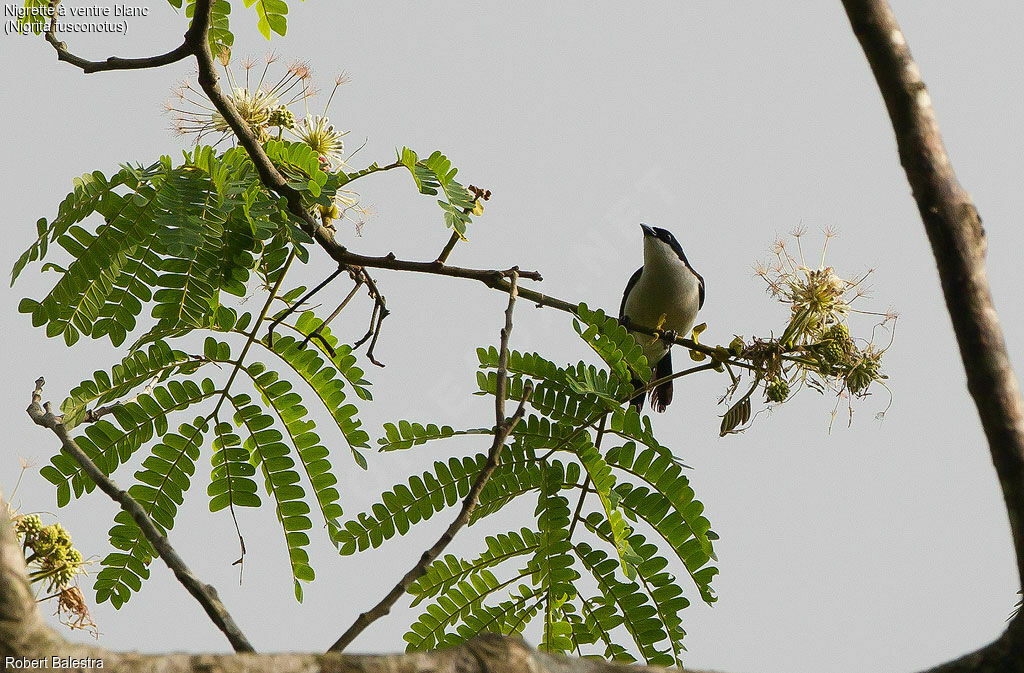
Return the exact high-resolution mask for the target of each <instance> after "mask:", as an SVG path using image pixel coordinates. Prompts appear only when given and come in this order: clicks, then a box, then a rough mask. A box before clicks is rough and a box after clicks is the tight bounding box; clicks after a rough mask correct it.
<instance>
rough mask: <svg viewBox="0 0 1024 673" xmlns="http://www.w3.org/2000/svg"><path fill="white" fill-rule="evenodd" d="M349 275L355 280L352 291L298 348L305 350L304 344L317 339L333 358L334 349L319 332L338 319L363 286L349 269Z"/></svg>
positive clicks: (359, 279) (361, 281)
mask: <svg viewBox="0 0 1024 673" xmlns="http://www.w3.org/2000/svg"><path fill="white" fill-rule="evenodd" d="M349 273H350V274H351V276H352V278H353V280H355V283H356V284H355V285H353V286H352V289H351V290H349V293H348V294H347V295H345V298H344V299H342V300H341V303H340V304H338V308H336V309H334V311H332V312H331V315H329V316H327V317H326V318H325V319H324V321H323V322H322V323H320V324H319V325H317V327H316V329H314V330H313V331H312V332H310V333H309V334H307V335H306V338H304V339H303V340H302V342H301V343H300V344H299V348H305V347H306V344H308V343H309V342H310V340H311V339H319V340H320V343H321V344H323V346H324V347H325V348H326V349H327V351H328V353H330V356H331V357H332V358H333V357H334V356H335V352H334V348H333V347H332V346H331V344H329V343H327V340H326V339H324V338H323V336H321V332H323V329H324V328H325V327H327V326H328V325H329V324H330V322H331V321H332V320H334V319H335V318H337V317H338V314H340V313H341V312H342V311H344V310H345V307H346V306H348V303H349V302H350V301H352V298H353V297H355V296H356V292H358V291H359V288H360V287H362V285H363V279H362V278H361V277H359V276H358V275H357V274H355V273H353V272H352V270H351V269H349Z"/></svg>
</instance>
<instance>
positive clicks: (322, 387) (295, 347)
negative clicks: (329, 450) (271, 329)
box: [254, 336, 370, 469]
mask: <svg viewBox="0 0 1024 673" xmlns="http://www.w3.org/2000/svg"><path fill="white" fill-rule="evenodd" d="M264 343H265V342H264ZM268 348H270V349H271V350H273V352H274V353H276V354H277V355H278V356H280V357H281V359H282V360H284V361H285V362H287V363H288V365H289V366H290V367H291V368H292V370H293V371H295V373H296V374H298V375H299V376H301V377H302V378H303V380H304V381H306V383H308V384H309V386H310V388H312V389H313V391H314V392H315V393H316V395H317V397H318V398H319V400H320V402H321V403H322V404H323V405H324V407H325V408H326V409H327V411H328V412H329V413H330V414H331V417H332V418H333V419H334V422H335V423H336V424H337V425H338V429H339V430H341V433H342V435H344V437H345V441H346V442H348V445H349V449H350V450H351V451H352V454H353V456H354V457H355V459H356V462H358V463H359V465H360V466H361V467H362V468H363V469H366V460H365V459H364V458H363V456H362V454H361V453H360V452H359V449H361V448H364V449H365V448H369V447H370V435H368V434H367V433H366V431H365V430H363V429H362V422H361V421H360V420H359V419H358V418H357V417H356V415H355V414H356V412H357V411H358V409H356V406H355V405H354V404H344V402H345V399H346V396H345V392H344V387H345V383H344V379H343V378H339V377H338V371H337V370H335V369H334V368H332V367H328V366H326V364H325V363H324V360H323V358H321V357H320V355H319V354H318V352H317V351H316V350H315V349H313V348H299V342H298V341H296V340H295V339H294V338H293V337H291V336H283V337H278V338H276V339H274V341H273V345H272V346H268ZM347 357H348V358H351V362H346V361H345V360H343V359H342V358H341V357H340V356H339V358H338V359H339V361H342V362H343V363H344V364H348V366H347V367H346V369H345V371H346V372H347V373H348V375H349V376H351V377H352V378H357V377H360V378H359V381H360V383H366V382H365V381H363V379H362V378H361V375H362V371H361V370H359V369H358V368H355V367H354V366H353V365H352V363H354V361H355V358H353V357H351V356H347ZM344 364H343V366H344ZM254 375H255V374H254ZM275 386H276V387H277V388H279V389H282V390H284V391H285V392H288V391H290V390H291V384H289V383H287V382H286V381H276V382H275ZM364 390H365V388H364ZM264 394H267V393H265V392H264ZM283 399H284V401H286V402H287V403H288V406H290V407H291V408H292V411H293V413H291V414H290V416H294V419H295V422H298V421H299V420H300V419H305V416H306V410H305V407H302V406H301V405H299V404H298V402H299V401H300V400H301V398H300V397H299V396H298V395H297V394H295V393H292V394H291V396H288V397H286V398H283ZM302 422H303V423H304V424H308V428H303V429H302V430H303V431H309V432H311V431H312V430H313V428H314V426H313V421H312V420H302ZM287 423H288V422H287V421H286V424H287ZM297 430H298V428H297ZM314 436H315V435H314ZM316 441H317V442H319V438H317V439H316Z"/></svg>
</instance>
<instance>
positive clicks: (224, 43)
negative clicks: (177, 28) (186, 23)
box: [167, 0, 269, 56]
mask: <svg viewBox="0 0 1024 673" xmlns="http://www.w3.org/2000/svg"><path fill="white" fill-rule="evenodd" d="M167 1H168V2H169V3H170V4H171V6H173V7H177V8H179V9H180V8H181V2H182V0H167ZM195 11H196V0H187V4H186V5H185V16H187V17H189V18H192V17H193V16H195ZM230 13H231V3H230V2H228V0H214V3H213V6H212V7H211V8H210V33H209V36H208V37H209V42H210V51H211V52H212V53H213V55H214V56H217V55H219V54H220V53H221V52H223V51H230V50H231V45H232V44H234V42H235V36H234V35H232V34H231V30H230V28H229V22H228V14H230ZM268 38H269V36H268Z"/></svg>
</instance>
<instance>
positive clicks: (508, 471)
mask: <svg viewBox="0 0 1024 673" xmlns="http://www.w3.org/2000/svg"><path fill="white" fill-rule="evenodd" d="M575 323H576V331H577V333H578V334H579V335H580V337H581V338H582V340H583V341H584V342H585V343H586V344H587V345H588V346H589V347H590V348H591V349H592V350H593V352H594V353H595V354H596V355H597V356H598V357H600V359H601V361H602V364H603V366H595V365H593V364H590V363H587V362H578V363H576V364H573V365H565V366H561V365H558V364H556V363H555V362H554V361H553V360H551V359H549V358H546V357H544V356H542V355H540V354H538V353H520V352H517V351H510V352H509V354H508V363H507V372H508V385H507V397H508V399H509V400H521V399H523V395H524V391H525V389H526V386H527V383H528V382H529V383H530V384H532V387H533V389H534V392H533V395H532V397H531V398H530V399H529V406H530V408H531V409H532V413H530V414H528V415H527V416H526V417H525V418H523V419H522V420H521V421H520V422H519V423H518V424H517V425H516V427H515V428H514V429H513V431H512V435H511V439H510V441H509V445H508V446H507V447H506V448H505V450H504V451H503V452H502V454H501V457H500V460H499V464H498V467H497V469H496V470H495V471H494V473H493V474H492V476H491V478H490V479H489V481H488V482H487V483H486V485H485V486H484V488H483V490H482V491H481V493H480V498H479V501H478V503H477V507H476V509H475V510H474V511H473V513H472V514H471V517H470V524H471V525H472V526H477V525H479V524H481V523H482V522H483V521H485V520H488V519H489V517H492V516H493V515H494V514H495V513H497V512H499V511H502V510H504V509H505V508H506V507H507V506H508V505H510V504H511V503H514V502H516V501H521V500H522V499H523V498H528V499H533V501H534V502H535V506H534V515H535V518H536V523H535V525H534V526H532V527H529V528H523V529H521V530H520V531H517V532H515V533H504V534H501V535H497V536H487V537H485V545H486V549H485V550H484V551H482V552H481V553H480V554H479V555H478V556H476V557H471V558H459V557H457V556H453V555H449V556H446V557H445V558H443V559H441V560H438V561H436V562H435V563H433V564H432V565H431V566H429V567H428V568H427V570H426V573H425V574H424V575H423V576H422V577H421V578H420V579H419V580H417V581H416V582H415V583H413V585H412V586H411V587H410V588H409V593H410V594H412V596H413V605H420V604H423V605H425V608H423V609H422V611H421V613H420V615H419V617H418V618H417V619H416V621H415V622H414V623H413V624H412V625H411V627H410V629H409V631H408V632H407V633H406V634H405V640H406V642H407V645H408V648H409V649H410V650H423V649H430V648H436V647H445V646H450V645H454V644H457V643H460V642H464V641H465V640H467V639H469V638H472V637H473V636H474V635H476V634H478V633H480V632H481V631H494V632H500V633H515V632H519V631H521V630H522V629H523V628H524V627H525V625H526V624H527V623H529V622H530V621H531V620H533V619H542V622H543V623H542V627H543V631H542V633H543V636H542V640H541V645H540V647H541V649H543V650H547V651H551V652H563V653H574V654H577V655H587V654H599V655H602V656H605V657H608V658H613V659H617V660H622V661H642V662H644V663H648V664H652V665H674V664H679V663H680V660H681V653H682V652H683V650H684V648H683V644H682V640H683V637H684V635H685V631H684V630H683V627H682V617H681V614H680V613H681V611H682V610H683V609H684V608H686V607H687V606H688V605H689V604H690V599H689V598H687V596H686V590H685V589H686V587H685V586H683V587H680V586H679V583H678V582H677V581H676V579H675V577H674V576H673V575H672V574H671V573H669V572H668V571H667V570H666V568H668V567H669V565H670V563H672V562H673V559H675V563H676V564H680V563H681V564H682V566H683V567H684V568H685V569H686V574H687V575H688V576H689V580H688V582H689V583H690V584H691V586H692V587H693V588H692V589H691V591H693V593H694V594H695V595H698V596H699V597H700V599H701V600H704V601H706V602H712V601H714V600H715V597H714V594H713V592H712V589H711V585H710V582H711V579H712V578H713V576H714V575H715V573H717V570H716V569H715V568H714V567H713V566H712V565H710V563H711V560H712V559H713V558H714V550H713V547H712V544H713V540H714V539H716V536H715V535H714V533H713V532H712V531H711V530H710V523H709V522H708V520H707V519H706V518H705V517H704V515H703V505H701V504H700V502H699V501H697V500H696V499H695V497H694V493H693V490H692V488H691V487H690V486H689V481H688V479H687V477H686V476H685V475H684V474H683V470H684V469H685V466H684V465H683V464H682V463H681V462H680V460H679V458H678V457H676V456H675V455H673V453H672V451H671V450H670V449H669V448H668V447H666V446H664V445H663V444H662V443H661V442H660V441H659V440H658V439H657V437H655V435H654V432H653V429H652V427H651V423H650V420H649V419H648V418H647V417H646V416H641V415H640V414H638V413H637V411H636V410H635V409H634V408H633V407H632V406H630V405H629V404H628V400H629V398H630V397H632V395H633V384H632V381H633V379H634V377H640V378H643V379H649V378H650V368H649V367H648V365H647V362H646V359H645V358H644V356H643V353H642V348H641V347H640V346H639V345H638V344H637V343H636V342H635V340H634V339H633V338H632V337H631V336H630V335H629V333H628V332H627V331H626V330H625V329H623V328H622V327H621V326H620V325H619V324H618V321H617V320H615V319H614V318H609V317H608V316H606V315H605V314H604V313H603V312H601V311H591V310H589V309H587V307H586V306H580V307H579V313H578V318H577V320H576V321H575ZM498 355H499V354H498V350H497V349H496V348H493V347H492V348H480V349H478V351H477V356H478V359H479V362H480V368H481V371H479V372H478V374H477V384H478V388H479V392H480V393H482V394H488V395H493V394H495V391H496V388H497V368H498V360H499V357H498ZM491 433H493V429H484V428H467V429H458V428H454V427H452V426H449V425H442V424H437V423H428V424H422V423H415V422H411V421H407V420H402V421H398V422H395V423H387V424H385V425H384V433H383V437H381V438H380V439H379V440H378V445H379V446H380V447H381V448H382V450H393V449H412V448H414V447H417V446H421V445H423V444H426V443H428V442H430V443H434V442H439V441H444V440H446V439H450V438H452V437H456V436H475V435H479V436H481V442H482V443H486V442H487V441H488V438H487V437H486V435H490V434H491ZM602 445H604V446H608V445H611V448H610V449H607V448H599V447H601V446H602ZM485 459H486V456H485V455H484V454H483V453H478V454H476V455H475V456H473V457H470V458H464V459H462V460H461V461H460V460H458V459H452V460H450V461H448V462H447V463H444V462H437V463H435V464H434V469H433V470H429V471H427V472H424V473H423V474H422V475H417V476H414V477H412V478H411V479H409V480H408V481H407V482H405V483H400V484H398V485H396V486H395V487H393V488H392V489H391V490H389V491H387V492H386V493H384V495H383V497H382V499H381V502H378V503H377V504H375V505H373V506H372V507H371V508H370V510H369V511H368V512H365V513H362V514H359V515H358V516H356V517H355V518H352V519H350V520H349V521H347V522H346V523H345V524H344V531H343V532H342V534H341V538H340V543H341V551H342V553H343V554H350V553H354V552H356V551H360V550H363V549H369V548H376V547H379V546H381V545H382V544H384V543H385V542H386V541H387V540H389V539H392V538H394V537H397V536H400V535H402V534H404V533H405V532H406V530H408V528H409V527H411V526H412V525H414V524H416V523H417V522H419V521H422V520H425V519H428V518H430V517H432V516H434V515H435V514H437V513H439V512H441V511H442V510H443V509H446V508H454V507H455V506H457V505H458V504H459V502H460V500H461V499H462V497H463V496H464V494H465V493H467V492H468V489H469V487H470V485H471V484H472V482H473V480H474V479H475V477H476V475H477V474H479V471H480V470H481V469H482V467H483V464H484V461H485ZM581 538H584V539H581ZM649 540H657V541H658V543H657V544H655V543H653V542H651V541H649ZM694 589H695V591H694Z"/></svg>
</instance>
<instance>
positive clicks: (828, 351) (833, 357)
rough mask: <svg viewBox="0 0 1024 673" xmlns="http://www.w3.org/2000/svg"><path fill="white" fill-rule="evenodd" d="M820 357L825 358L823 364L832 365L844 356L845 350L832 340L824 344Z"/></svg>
mask: <svg viewBox="0 0 1024 673" xmlns="http://www.w3.org/2000/svg"><path fill="white" fill-rule="evenodd" d="M821 355H822V357H823V358H825V362H827V363H829V364H833V365H834V364H836V363H837V362H839V361H841V360H842V359H843V358H844V357H845V356H846V349H845V348H843V345H842V344H841V343H839V342H838V341H836V340H835V339H833V340H831V341H829V342H828V343H826V344H825V347H824V348H823V349H822V351H821Z"/></svg>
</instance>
